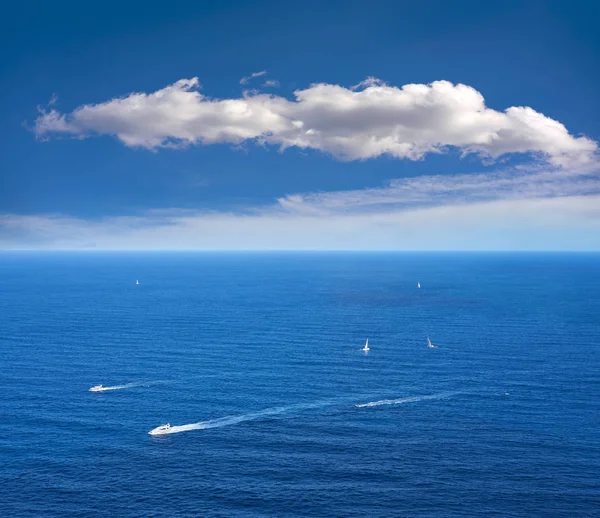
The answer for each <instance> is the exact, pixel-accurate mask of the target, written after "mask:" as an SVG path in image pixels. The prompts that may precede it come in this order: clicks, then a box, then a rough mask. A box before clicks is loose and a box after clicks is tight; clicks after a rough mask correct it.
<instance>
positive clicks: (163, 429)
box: [148, 423, 171, 435]
mask: <svg viewBox="0 0 600 518" xmlns="http://www.w3.org/2000/svg"><path fill="white" fill-rule="evenodd" d="M170 429H171V425H170V424H169V423H167V424H163V425H162V426H157V427H156V428H153V429H152V430H150V431H149V432H148V434H149V435H165V434H168V433H169V430H170Z"/></svg>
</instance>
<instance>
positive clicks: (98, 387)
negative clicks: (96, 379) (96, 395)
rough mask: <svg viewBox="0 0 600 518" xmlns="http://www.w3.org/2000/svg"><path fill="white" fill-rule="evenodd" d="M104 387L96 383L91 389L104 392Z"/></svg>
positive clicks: (91, 390)
mask: <svg viewBox="0 0 600 518" xmlns="http://www.w3.org/2000/svg"><path fill="white" fill-rule="evenodd" d="M103 390H104V387H103V386H102V385H95V386H93V387H92V388H91V389H90V392H102V391H103Z"/></svg>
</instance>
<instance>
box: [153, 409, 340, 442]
mask: <svg viewBox="0 0 600 518" xmlns="http://www.w3.org/2000/svg"><path fill="white" fill-rule="evenodd" d="M334 403H335V401H331V400H328V401H320V402H317V403H305V404H302V403H301V404H298V405H289V406H281V407H275V408H267V409H266V410H261V411H259V412H252V413H249V414H242V415H238V416H227V417H219V418H217V419H208V420H207V421H199V422H197V423H190V424H182V425H177V426H171V427H169V428H168V429H167V430H164V431H163V432H162V433H161V434H160V435H167V434H172V433H181V432H190V431H192V430H208V429H210V428H221V427H222V426H232V425H234V424H238V423H243V422H245V421H254V420H256V419H261V418H263V417H268V416H272V415H278V414H283V413H285V412H290V411H299V410H308V409H311V408H321V407H325V406H329V405H332V404H334Z"/></svg>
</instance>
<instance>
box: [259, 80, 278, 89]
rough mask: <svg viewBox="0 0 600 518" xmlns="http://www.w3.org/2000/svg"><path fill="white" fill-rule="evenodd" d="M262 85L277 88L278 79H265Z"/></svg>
mask: <svg viewBox="0 0 600 518" xmlns="http://www.w3.org/2000/svg"><path fill="white" fill-rule="evenodd" d="M263 86H264V87H266V88H269V87H271V88H279V86H280V85H279V81H277V80H276V79H267V80H266V81H265V82H264V83H263Z"/></svg>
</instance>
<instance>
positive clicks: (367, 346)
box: [362, 338, 371, 352]
mask: <svg viewBox="0 0 600 518" xmlns="http://www.w3.org/2000/svg"><path fill="white" fill-rule="evenodd" d="M362 350H363V351H365V352H367V351H370V350H371V349H369V339H368V338H367V342H366V343H365V346H364V347H363V348H362Z"/></svg>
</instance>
